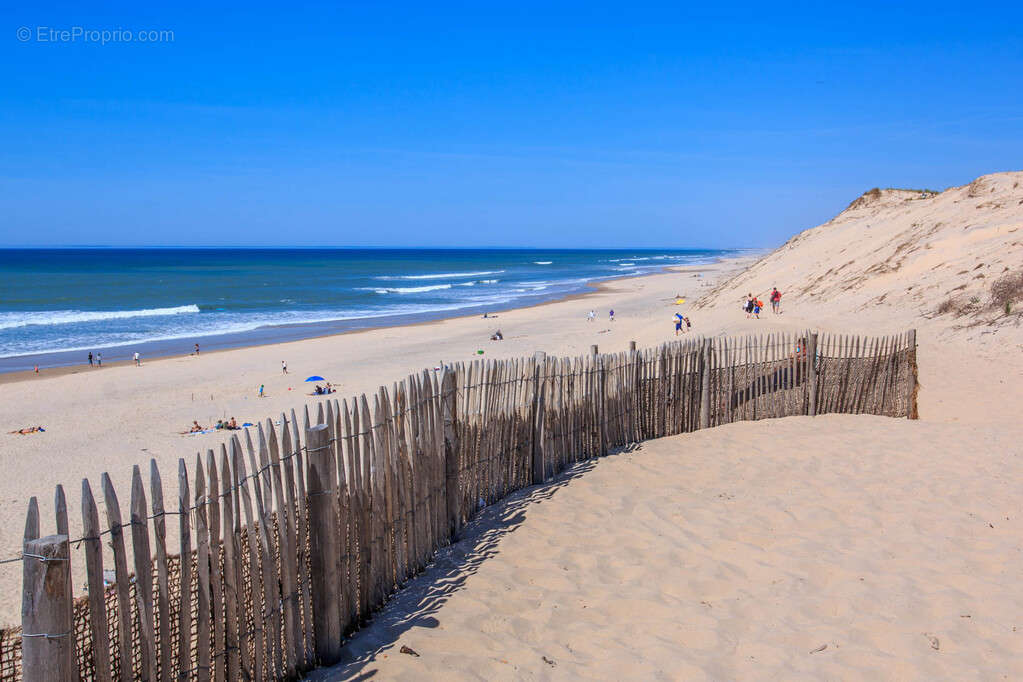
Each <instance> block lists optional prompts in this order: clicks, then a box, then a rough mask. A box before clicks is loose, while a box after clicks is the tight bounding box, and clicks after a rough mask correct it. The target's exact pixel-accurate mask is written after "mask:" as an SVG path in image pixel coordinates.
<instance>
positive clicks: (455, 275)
mask: <svg viewBox="0 0 1023 682" xmlns="http://www.w3.org/2000/svg"><path fill="white" fill-rule="evenodd" d="M502 272H504V270H481V271H480V272H439V273H436V274H430V275H381V276H379V277H374V278H373V279H378V280H381V281H391V280H396V279H465V278H466V277H483V276H485V275H499V274H501V273H502Z"/></svg>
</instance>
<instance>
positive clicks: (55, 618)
mask: <svg viewBox="0 0 1023 682" xmlns="http://www.w3.org/2000/svg"><path fill="white" fill-rule="evenodd" d="M633 347H634V344H633ZM595 350H596V349H594V351H595ZM916 390H917V380H916V340H915V332H912V331H911V332H909V333H907V334H903V335H899V336H894V337H885V338H870V339H865V338H851V337H839V336H830V335H828V336H820V337H818V335H817V334H812V333H807V334H803V335H773V336H767V337H757V338H729V339H726V338H718V339H713V340H710V339H691V340H684V341H680V342H674V343H668V344H665V345H663V346H660V347H658V348H655V349H650V350H643V351H638V352H637V351H636V350H630V351H629V352H627V353H615V354H605V355H598V354H596V353H595V352H594V353H593V354H591V355H588V356H583V357H576V358H547V357H545V356H544V355H543V354H542V353H538V354H537V355H536V356H535V357H533V358H525V359H513V360H503V361H485V360H477V361H475V362H472V363H470V364H464V365H463V364H457V365H454V366H453V367H448V368H444V369H443V370H442V371H439V372H435V371H424V372H423V373H422V374H418V375H413V376H409V377H408V378H406V379H405V380H403V381H401V382H399V383H395V384H394V385H393V386H392V387H391V388H390V389H388V388H386V387H381V388H380V390H379V391H378V392H377V393H375V394H373V395H370V396H366V395H362V396H359V397H358V398H353V399H351V400H340V401H338V400H333V399H331V400H326V401H324V402H321V403H320V404H319V405H317V406H315V407H314V408H313V409H314V413H313V414H311V413H310V412H309V407H308V406H307V407H306V408H305V409H304V411H303V413H302V416H301V420H300V419H299V416H298V415H296V413H295V411H294V410H292V411H291V413H290V414H287V415H284V414H282V415H280V416H279V418H277V419H276V420H271V419H267V420H266V422H265V423H263V424H259V425H257V426H256V427H255V428H251V429H247V430H245V431H243V432H240V434H239V435H233V436H232V437H231V438H230V440H229V441H228V442H226V443H224V444H222V445H220V447H219V448H218V450H208V451H207V452H206V453H205V454H202V453H200V454H197V455H196V456H195V459H194V461H186V460H185V459H181V460H179V462H178V470H177V472H176V474H177V491H176V492H177V494H176V495H173V496H171V497H169V498H165V494H164V485H163V480H164V479H163V474H162V473H161V472H160V471H159V469H158V468H157V464H156V461H155V460H154V461H151V462H150V465H149V471H148V472H146V473H147V474H148V475H147V476H144V472H143V471H142V470H141V469H140V468H139V467H138V466H136V467H135V468H134V471H133V476H132V485H131V490H130V493H129V495H128V496H127V502H128V507H127V514H126V515H125V514H123V513H122V511H121V500H122V499H123V498H119V497H118V494H117V492H116V491H115V490H114V488H113V486H112V485H111V482H110V478H109V476H108V475H107V474H103V476H102V477H101V479H100V486H99V489H98V490H97V491H95V492H94V491H93V489H92V485H91V484H90V482H89V480H88V479H85V480H83V481H82V509H81V513H82V521H83V528H84V537H82V538H79V539H76V540H70V541H69V539H68V516H67V514H68V510H67V505H66V503H65V495H64V490H63V488H61V487H60V486H58V487H57V491H56V505H55V507H56V534H55V535H50V536H47V537H40V527H39V526H40V524H39V513H38V505H37V503H36V499H35V498H32V500H31V501H30V503H29V511H28V516H27V519H26V525H25V543H24V551H23V556H22V558H21V561H22V563H23V572H24V589H23V593H24V594H23V596H24V603H23V612H22V628H20V629H18V628H12V629H8V630H4V631H3V632H2V633H0V680H4V681H5V680H18V679H22V678H24V679H25V680H64V679H66V680H78V679H81V680H86V679H95V680H101V681H105V680H113V679H117V680H131V679H142V680H184V679H196V680H201V681H204V682H205V681H206V680H215V681H217V682H222V681H223V680H236V679H282V678H290V677H295V676H297V675H299V674H300V673H301V672H302V671H304V670H308V669H309V668H311V667H314V666H316V665H324V664H331V663H333V662H335V661H337V660H338V659H339V657H340V656H341V650H342V646H343V643H344V641H345V638H346V637H348V636H349V635H350V634H351V633H352V632H354V631H355V630H357V629H358V628H359V626H360V625H361V624H363V623H364V622H365V621H366V620H367V619H368V618H370V617H371V615H372V614H373V612H374V611H376V610H377V609H379V608H380V607H381V605H382V604H383V603H384V601H385V600H386V599H387V598H388V596H389V595H391V594H392V593H393V592H394V591H395V590H397V589H399V587H400V586H401V585H402V584H403V583H404V582H405V581H406V580H408V579H409V578H410V577H412V576H413V575H415V574H416V573H418V572H419V571H421V570H423V568H424V567H425V566H426V564H427V562H429V561H430V559H431V557H432V556H433V554H434V552H436V551H437V549H438V548H439V547H442V546H444V545H446V544H448V543H450V542H451V541H452V539H453V538H454V537H456V536H457V534H458V532H459V529H460V528H461V527H462V525H463V524H465V523H466V522H468V521H469V520H471V519H472V518H473V516H474V515H475V514H476V513H477V512H478V511H479V510H480V509H481V508H482V507H484V506H486V505H489V504H491V503H493V502H495V501H497V500H500V499H501V498H503V497H505V496H506V495H508V494H509V493H510V492H512V491H514V490H517V489H520V488H523V487H525V486H529V485H533V484H536V483H541V482H543V481H545V480H548V479H550V478H551V477H552V476H554V475H555V474H557V473H558V472H560V471H561V470H563V469H564V468H566V467H568V466H570V465H571V464H573V463H574V462H577V461H580V460H583V459H587V458H590V457H594V456H598V455H603V454H606V453H607V452H608V451H609V450H610V449H612V448H616V447H620V446H625V445H627V444H629V443H632V442H636V441H641V440H645V439H649V438H659V437H662V436H669V435H673V434H679V433H684V432H688V431H693V430H695V429H698V428H707V427H710V426H716V425H720V424H727V423H730V422H734V421H740V420H752V419H765V418H771V417H784V416H791V415H816V414H824V413H830V412H836V413H866V414H878V415H887V416H892V417H910V418H915V417H916ZM165 473H171V475H172V476H173V472H165ZM146 478H148V490H147V485H146V481H145V479H146ZM97 496H101V497H102V502H103V509H104V517H105V518H104V520H103V521H102V522H101V519H100V514H99V506H98V505H97V502H96V497H97ZM167 524H175V525H176V526H177V533H176V534H175V535H176V536H177V538H176V542H174V543H173V546H170V545H169V544H168V541H167V537H168V534H167ZM103 543H108V544H109V546H110V547H111V548H112V557H113V566H112V569H113V570H112V573H110V569H109V567H107V565H106V564H105V562H104V556H105V555H104V551H103ZM129 543H130V548H129V547H128V546H127V545H128V544H129ZM129 549H130V552H129ZM74 550H78V552H77V553H74V556H72V554H73V551H74ZM109 554H111V553H108V555H109ZM81 555H84V556H81ZM129 556H130V557H131V563H130V564H129ZM72 559H73V560H74V561H82V560H84V562H85V565H86V567H87V576H88V580H87V583H88V584H87V596H86V597H82V598H80V599H77V600H75V599H73V597H72V595H73V592H72V586H71V571H70V562H71V561H72ZM105 569H106V570H105Z"/></svg>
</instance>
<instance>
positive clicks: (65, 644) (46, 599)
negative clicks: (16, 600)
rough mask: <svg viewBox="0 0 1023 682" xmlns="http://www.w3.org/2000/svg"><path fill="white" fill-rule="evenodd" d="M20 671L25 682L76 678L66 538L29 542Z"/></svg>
mask: <svg viewBox="0 0 1023 682" xmlns="http://www.w3.org/2000/svg"><path fill="white" fill-rule="evenodd" d="M22 555H23V560H22V564H23V574H22V575H23V578H22V595H21V627H22V635H21V637H22V639H21V670H22V675H23V676H24V677H23V679H24V680H25V682H44V681H46V680H71V679H74V678H76V677H77V666H76V665H75V663H76V662H75V661H74V660H73V658H72V652H73V651H74V636H75V633H74V632H73V631H72V622H71V554H70V548H69V547H68V536H67V535H48V536H47V537H45V538H41V539H35V538H29V537H26V538H25V544H24V552H23V553H22Z"/></svg>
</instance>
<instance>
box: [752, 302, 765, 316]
mask: <svg viewBox="0 0 1023 682" xmlns="http://www.w3.org/2000/svg"><path fill="white" fill-rule="evenodd" d="M763 307H764V303H763V301H761V300H760V299H759V298H757V299H754V300H753V317H755V318H757V319H758V320H759V319H760V309H761V308H763Z"/></svg>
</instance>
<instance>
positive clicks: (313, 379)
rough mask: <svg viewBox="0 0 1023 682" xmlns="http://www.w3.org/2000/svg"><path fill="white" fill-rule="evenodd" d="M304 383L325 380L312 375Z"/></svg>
mask: <svg viewBox="0 0 1023 682" xmlns="http://www.w3.org/2000/svg"><path fill="white" fill-rule="evenodd" d="M306 381H326V379H324V378H323V377H321V376H319V375H318V374H314V375H313V376H311V377H309V378H308V379H306Z"/></svg>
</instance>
